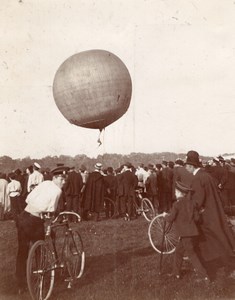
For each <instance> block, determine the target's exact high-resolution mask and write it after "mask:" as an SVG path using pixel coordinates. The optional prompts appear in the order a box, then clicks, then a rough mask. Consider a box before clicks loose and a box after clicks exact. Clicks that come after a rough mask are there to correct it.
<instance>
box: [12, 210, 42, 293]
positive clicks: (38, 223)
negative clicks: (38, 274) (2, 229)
mask: <svg viewBox="0 0 235 300" xmlns="http://www.w3.org/2000/svg"><path fill="white" fill-rule="evenodd" d="M16 226H17V234H18V252H17V258H16V278H17V281H18V285H19V287H23V286H24V285H25V284H26V261H27V258H28V252H29V247H30V244H31V243H34V242H36V241H37V240H43V239H44V221H43V220H42V219H40V218H38V217H34V216H32V215H30V214H29V213H27V212H26V211H23V212H22V213H21V214H20V215H19V216H18V219H17V223H16Z"/></svg>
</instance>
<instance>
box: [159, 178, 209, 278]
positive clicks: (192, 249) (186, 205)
mask: <svg viewBox="0 0 235 300" xmlns="http://www.w3.org/2000/svg"><path fill="white" fill-rule="evenodd" d="M189 192H192V190H191V189H190V188H189V187H187V186H186V185H184V184H183V183H181V182H179V181H176V185H175V196H176V200H177V201H176V202H174V204H173V206H172V210H171V212H170V214H168V213H165V212H164V213H163V216H164V217H165V218H166V220H167V221H168V222H174V223H175V226H176V230H177V232H178V234H179V236H180V239H179V243H178V244H177V246H176V249H175V257H174V264H173V275H174V276H175V277H176V278H180V270H181V266H182V261H183V257H184V252H186V254H187V256H188V257H189V259H190V261H191V263H192V265H193V268H194V269H195V271H196V273H197V275H198V280H197V281H208V280H209V279H208V277H207V273H206V270H205V269H204V267H203V266H202V264H201V262H200V260H199V257H198V255H197V253H196V238H197V236H198V235H199V232H198V229H197V226H196V224H195V222H194V220H193V206H192V203H191V201H190V200H191V199H190V197H189V195H190V194H189Z"/></svg>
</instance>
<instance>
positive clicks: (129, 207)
mask: <svg viewBox="0 0 235 300" xmlns="http://www.w3.org/2000/svg"><path fill="white" fill-rule="evenodd" d="M125 200H126V212H127V213H128V215H129V217H134V204H133V197H132V196H126V199H125Z"/></svg>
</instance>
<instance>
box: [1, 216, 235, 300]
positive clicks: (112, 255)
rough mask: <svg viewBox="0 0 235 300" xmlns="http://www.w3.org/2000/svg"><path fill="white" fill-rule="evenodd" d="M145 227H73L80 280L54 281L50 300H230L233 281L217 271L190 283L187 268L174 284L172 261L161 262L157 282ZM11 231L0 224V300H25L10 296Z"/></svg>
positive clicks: (120, 223)
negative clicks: (79, 243)
mask: <svg viewBox="0 0 235 300" xmlns="http://www.w3.org/2000/svg"><path fill="white" fill-rule="evenodd" d="M148 225H149V224H148V223H147V222H146V220H144V218H143V217H140V218H139V219H137V220H134V221H131V222H125V221H124V220H122V219H117V220H107V221H101V222H94V221H89V222H81V223H80V224H76V225H74V226H75V227H76V228H77V229H78V230H79V231H80V233H81V236H82V238H83V241H84V248H85V252H86V264H85V271H84V275H83V277H82V278H81V279H79V280H78V281H77V283H76V284H75V285H74V286H73V288H72V289H67V288H66V283H65V282H61V281H59V280H57V281H56V284H55V287H54V290H53V293H52V296H51V298H50V299H54V300H55V299H57V300H65V299H66V300H67V299H69V300H72V299H85V300H86V299H87V300H139V299H141V300H145V299H147V300H152V299H165V300H170V299H176V300H182V299H211V300H212V299H235V279H231V278H226V277H225V276H224V273H223V270H220V272H218V274H217V278H216V280H215V282H213V283H210V284H207V285H206V284H205V283H195V275H194V272H193V270H192V267H191V265H190V264H189V263H187V264H186V263H185V265H184V269H185V270H184V276H183V278H182V279H181V280H175V279H173V278H171V277H169V276H167V273H170V272H171V264H172V258H173V256H172V255H168V256H164V260H163V270H162V271H163V274H162V275H161V276H159V274H158V271H159V255H158V254H157V253H156V252H155V251H154V250H153V249H152V247H151V246H150V243H149V240H148V235H147V230H148ZM16 251H17V239H16V229H15V225H14V223H13V222H12V221H1V222H0V299H1V300H13V299H14V300H18V299H24V300H29V299H30V297H29V295H28V293H27V292H26V293H24V294H23V295H21V296H18V295H17V294H16V281H15V276H14V271H15V256H16Z"/></svg>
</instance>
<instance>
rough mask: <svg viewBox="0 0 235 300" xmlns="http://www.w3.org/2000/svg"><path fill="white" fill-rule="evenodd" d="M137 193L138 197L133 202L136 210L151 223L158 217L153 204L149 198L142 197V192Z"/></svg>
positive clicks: (137, 191)
mask: <svg viewBox="0 0 235 300" xmlns="http://www.w3.org/2000/svg"><path fill="white" fill-rule="evenodd" d="M135 192H136V197H135V198H134V201H133V206H134V209H135V210H136V213H137V215H143V216H144V218H145V219H146V220H147V221H148V222H150V221H151V220H152V219H153V218H154V217H155V216H156V212H155V209H154V207H153V204H152V202H151V201H150V200H149V199H148V198H146V197H143V196H142V190H140V189H138V190H136V191H135Z"/></svg>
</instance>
